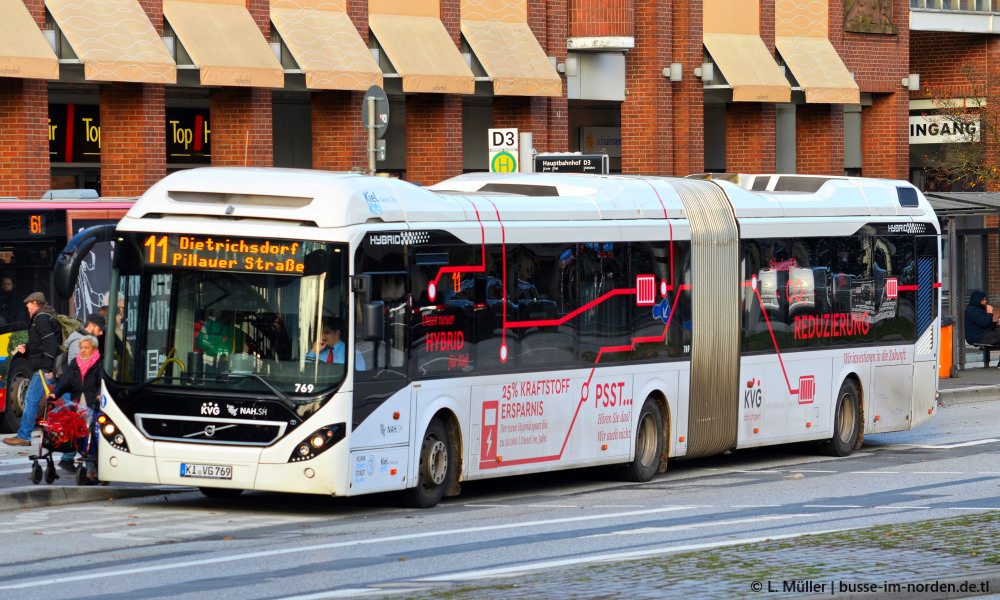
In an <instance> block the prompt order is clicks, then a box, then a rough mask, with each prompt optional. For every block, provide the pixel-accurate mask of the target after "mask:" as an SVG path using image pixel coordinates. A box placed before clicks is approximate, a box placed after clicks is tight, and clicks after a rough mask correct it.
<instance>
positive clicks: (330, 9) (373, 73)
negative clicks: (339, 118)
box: [271, 0, 382, 91]
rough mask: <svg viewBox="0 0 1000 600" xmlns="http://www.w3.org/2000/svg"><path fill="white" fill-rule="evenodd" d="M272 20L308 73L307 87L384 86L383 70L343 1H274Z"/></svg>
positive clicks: (330, 88) (322, 88)
mask: <svg viewBox="0 0 1000 600" xmlns="http://www.w3.org/2000/svg"><path fill="white" fill-rule="evenodd" d="M320 7H322V8H320ZM271 22H272V23H274V26H275V27H276V28H277V29H278V33H280V34H281V39H283V40H284V41H285V45H286V46H288V49H289V51H291V53H292V56H293V57H294V58H295V62H297V63H298V64H299V67H301V68H302V71H303V72H305V74H306V87H307V88H310V89H320V90H358V91H364V90H367V89H368V88H370V87H371V86H373V85H382V69H380V68H379V66H378V63H377V62H375V59H374V58H373V57H372V53H371V51H369V50H368V46H367V45H365V43H364V41H363V40H362V39H361V36H360V35H358V30H357V28H355V27H354V23H352V22H351V19H350V17H348V16H347V12H346V11H345V6H344V1H343V0H340V1H339V2H323V3H319V2H316V1H315V0H313V1H310V0H274V1H273V2H272V3H271Z"/></svg>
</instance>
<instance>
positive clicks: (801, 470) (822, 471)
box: [792, 469, 837, 473]
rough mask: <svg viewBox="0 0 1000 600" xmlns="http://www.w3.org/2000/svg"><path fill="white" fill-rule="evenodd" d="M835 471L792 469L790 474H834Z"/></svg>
mask: <svg viewBox="0 0 1000 600" xmlns="http://www.w3.org/2000/svg"><path fill="white" fill-rule="evenodd" d="M836 472H837V471H828V470H825V469H793V470H792V473H836Z"/></svg>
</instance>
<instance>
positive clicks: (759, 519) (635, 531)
mask: <svg viewBox="0 0 1000 600" xmlns="http://www.w3.org/2000/svg"><path fill="white" fill-rule="evenodd" d="M815 516H816V514H815V513H801V514H793V515H770V516H762V517H750V518H746V519H729V520H726V521H705V522H703V523H690V524H688V525H671V526H670V527H639V528H638V529H627V530H625V531H614V532H612V533H598V534H595V535H588V536H587V537H589V538H596V537H610V536H613V535H636V534H643V535H645V534H647V533H668V532H671V531H686V530H688V529H699V528H702V527H716V526H720V525H740V524H743V523H760V522H762V521H783V520H785V519H796V518H798V517H815Z"/></svg>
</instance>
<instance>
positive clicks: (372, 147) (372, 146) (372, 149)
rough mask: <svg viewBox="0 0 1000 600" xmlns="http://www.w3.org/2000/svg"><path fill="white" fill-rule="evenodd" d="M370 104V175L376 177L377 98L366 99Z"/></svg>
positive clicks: (369, 97)
mask: <svg viewBox="0 0 1000 600" xmlns="http://www.w3.org/2000/svg"><path fill="white" fill-rule="evenodd" d="M365 102H367V103H368V124H367V126H368V174H369V175H375V152H376V150H375V96H368V97H367V98H365Z"/></svg>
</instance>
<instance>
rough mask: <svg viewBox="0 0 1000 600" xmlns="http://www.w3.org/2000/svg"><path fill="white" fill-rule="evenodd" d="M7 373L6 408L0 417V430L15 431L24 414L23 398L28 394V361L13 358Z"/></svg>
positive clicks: (29, 373)
mask: <svg viewBox="0 0 1000 600" xmlns="http://www.w3.org/2000/svg"><path fill="white" fill-rule="evenodd" d="M13 361H14V362H12V363H11V365H10V370H9V371H7V406H6V408H5V409H4V411H3V414H2V415H0V430H2V431H5V432H14V431H17V428H18V427H20V426H21V413H23V412H24V396H25V394H27V393H28V384H29V383H31V370H30V369H29V368H28V361H26V360H24V359H23V358H15V359H13Z"/></svg>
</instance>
